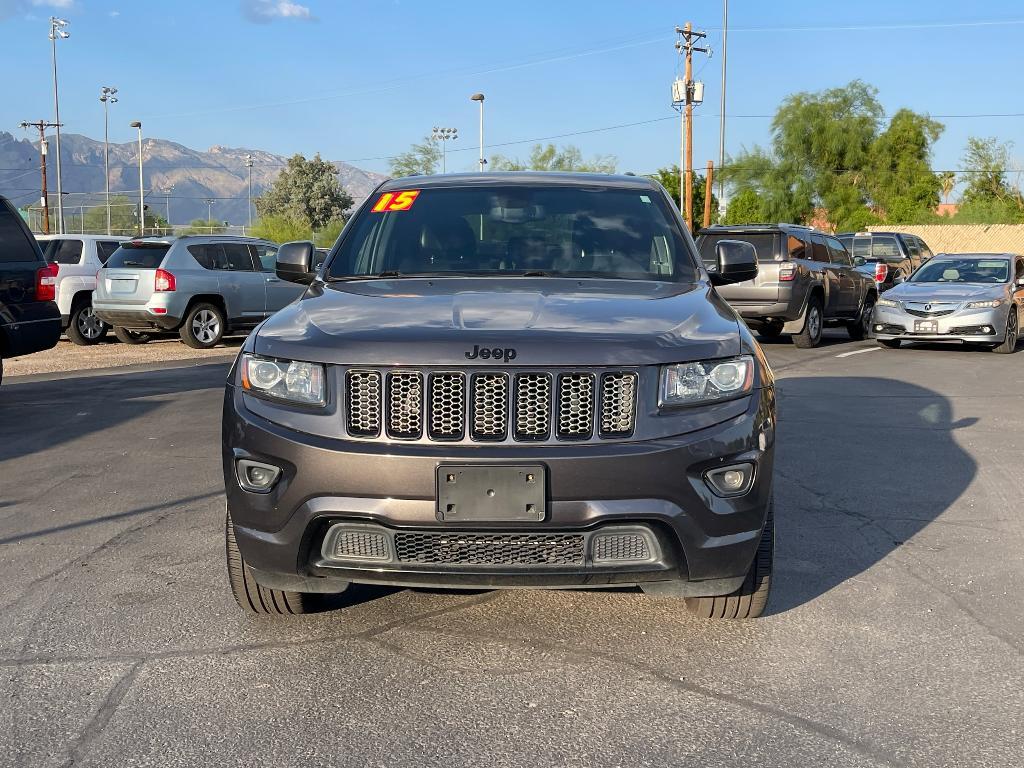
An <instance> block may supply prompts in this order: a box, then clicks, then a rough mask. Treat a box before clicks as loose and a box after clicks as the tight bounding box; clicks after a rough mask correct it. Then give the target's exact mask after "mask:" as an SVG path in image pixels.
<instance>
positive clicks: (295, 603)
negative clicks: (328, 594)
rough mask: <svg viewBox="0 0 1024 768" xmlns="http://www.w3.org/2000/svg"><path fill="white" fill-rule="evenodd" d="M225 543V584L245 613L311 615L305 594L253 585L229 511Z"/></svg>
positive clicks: (311, 604)
mask: <svg viewBox="0 0 1024 768" xmlns="http://www.w3.org/2000/svg"><path fill="white" fill-rule="evenodd" d="M224 541H225V548H226V550H227V552H226V554H227V564H228V582H229V583H230V584H231V594H232V595H234V597H235V602H237V603H238V605H239V606H240V607H241V608H242V610H244V611H245V612H246V613H249V614H253V615H260V616H267V615H271V616H290V615H295V614H302V613H311V612H312V611H313V610H314V608H313V595H311V594H308V593H306V592H286V591H284V590H281V589H267V588H266V587H261V586H260V585H259V584H258V583H256V579H255V578H254V577H253V575H252V572H251V570H250V569H249V566H248V565H247V564H246V562H245V560H244V559H243V558H242V553H241V552H239V551H238V542H237V541H235V526H234V524H233V523H232V522H231V512H230V511H228V512H227V514H226V519H225V524H224Z"/></svg>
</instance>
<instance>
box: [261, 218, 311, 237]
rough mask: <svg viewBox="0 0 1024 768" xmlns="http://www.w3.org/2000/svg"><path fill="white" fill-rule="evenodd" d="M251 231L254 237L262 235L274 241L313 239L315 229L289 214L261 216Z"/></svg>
mask: <svg viewBox="0 0 1024 768" xmlns="http://www.w3.org/2000/svg"><path fill="white" fill-rule="evenodd" d="M250 232H251V233H252V236H253V237H262V238H263V239H264V240H270V241H271V242H274V243H289V242H291V241H293V240H312V239H313V230H312V229H311V228H310V226H309V225H308V224H305V223H303V222H301V221H296V220H295V219H292V218H289V217H288V216H261V217H260V218H259V219H257V220H256V222H255V223H254V224H253V225H252V229H251V230H250Z"/></svg>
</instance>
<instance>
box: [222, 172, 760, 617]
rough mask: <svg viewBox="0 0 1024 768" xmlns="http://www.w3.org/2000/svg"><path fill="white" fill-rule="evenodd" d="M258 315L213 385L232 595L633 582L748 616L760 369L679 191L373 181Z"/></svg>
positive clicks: (738, 268)
mask: <svg viewBox="0 0 1024 768" xmlns="http://www.w3.org/2000/svg"><path fill="white" fill-rule="evenodd" d="M315 258H316V257H315V253H314V248H313V245H312V244H311V243H287V244H285V245H283V246H282V247H281V249H280V251H279V252H278V255H277V274H278V276H280V277H282V278H284V279H287V280H292V281H294V282H298V283H303V284H307V285H308V288H307V290H306V292H305V294H304V295H303V296H302V297H301V298H300V299H299V300H298V301H297V302H296V303H294V304H292V305H291V306H289V307H286V308H285V309H284V310H282V311H281V312H279V313H278V314H276V315H275V316H274V317H272V318H270V319H269V320H267V321H266V322H264V323H262V324H261V325H260V326H258V327H257V328H256V330H255V331H254V332H253V333H252V334H251V335H250V336H249V338H248V339H247V341H246V342H245V344H244V346H243V348H242V350H241V353H240V355H239V357H238V359H237V361H236V363H235V365H234V366H233V368H232V370H231V373H230V378H229V380H228V385H227V389H226V393H225V398H224V426H223V459H224V478H225V484H226V489H227V518H226V537H227V560H228V570H229V577H230V583H231V588H232V591H233V592H234V595H235V598H236V599H237V600H238V603H239V604H240V605H241V606H242V607H243V608H244V609H246V610H248V611H250V612H254V613H303V612H305V611H307V610H309V609H310V607H311V606H312V605H314V604H315V603H314V601H313V596H314V594H315V593H337V592H340V591H342V590H343V589H345V587H346V586H347V585H348V583H350V582H361V583H374V584H387V585H400V586H429V587H448V588H475V589H479V588H500V587H534V588H593V587H609V586H621V585H633V586H639V587H641V588H642V589H643V590H644V591H645V592H649V593H652V594H654V595H663V596H668V597H678V598H683V599H685V600H686V603H687V605H688V606H689V607H690V608H691V609H692V610H694V611H695V612H697V613H698V614H699V615H702V616H705V617H717V618H735V617H740V618H742V617H752V616H757V615H759V614H760V613H761V612H762V611H763V610H764V607H765V602H766V600H767V597H768V590H769V585H770V577H771V569H772V558H773V546H774V538H773V531H774V527H773V515H772V463H773V454H774V444H775V391H774V384H773V379H772V374H771V371H770V369H769V367H768V364H767V362H766V361H765V359H764V356H763V354H762V352H761V350H760V348H759V347H758V345H757V343H756V342H755V340H754V339H753V337H752V335H751V333H750V331H749V330H748V329H747V327H746V326H745V325H744V324H743V323H742V322H741V321H740V319H739V318H738V316H737V315H736V313H735V312H734V311H733V309H732V308H730V307H729V305H728V304H727V303H726V302H725V301H723V300H722V299H721V298H720V297H719V296H718V293H717V291H716V288H715V286H716V285H718V284H724V283H727V282H732V281H742V280H748V279H750V278H751V277H753V276H754V275H755V274H756V271H757V261H756V257H755V254H754V251H753V249H752V248H751V246H750V245H749V244H747V243H740V242H735V241H723V242H721V243H719V244H718V246H717V254H716V263H715V272H714V274H713V275H709V273H708V272H707V271H706V270H705V268H704V267H703V265H702V264H701V262H700V260H699V259H698V257H697V252H696V248H695V246H694V243H693V240H692V239H691V238H690V237H689V235H688V234H687V231H686V228H685V226H684V224H683V222H682V220H681V219H680V218H679V215H678V213H677V212H676V211H675V209H674V207H673V205H672V202H671V200H670V198H669V197H668V196H667V194H666V193H665V192H664V190H663V189H662V188H661V187H660V186H657V185H656V184H654V183H652V182H650V181H648V180H646V179H641V178H638V177H627V176H623V177H615V176H599V175H590V174H542V173H522V174H515V173H512V174H498V173H496V174H466V175H451V176H432V177H415V178H406V179H396V180H392V181H389V182H386V183H385V184H384V185H382V186H381V187H380V188H378V190H377V191H376V192H375V193H374V194H373V195H371V196H370V198H369V199H368V201H367V202H366V203H364V205H363V206H362V207H361V208H360V209H359V210H358V211H357V212H356V214H355V216H354V217H353V218H352V220H351V221H350V222H349V223H348V226H347V227H346V228H345V230H344V232H343V233H342V235H341V237H340V238H339V240H338V242H337V243H336V244H335V246H334V248H333V249H332V251H331V253H330V254H329V256H328V257H327V260H326V262H325V263H324V265H323V266H322V267H321V268H320V270H319V271H318V272H315V271H313V264H314V259H315Z"/></svg>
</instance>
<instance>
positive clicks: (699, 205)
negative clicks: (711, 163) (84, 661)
mask: <svg viewBox="0 0 1024 768" xmlns="http://www.w3.org/2000/svg"><path fill="white" fill-rule="evenodd" d="M649 178H651V179H653V180H654V181H656V182H658V183H659V184H661V186H663V187H664V188H665V191H666V192H668V193H669V195H671V196H672V200H673V201H675V204H676V208H677V209H678V208H679V166H678V165H673V166H671V167H670V168H659V169H658V172H657V173H655V174H653V175H651V176H650V177H649ZM706 189H707V178H706V177H705V176H702V175H701V174H699V173H694V174H693V207H692V209H691V211H692V215H693V219H692V221H693V223H694V230H698V229H700V228H701V226H703V224H704V192H705V190H706ZM717 221H718V198H717V197H715V193H714V192H712V193H711V223H712V224H715V223H717Z"/></svg>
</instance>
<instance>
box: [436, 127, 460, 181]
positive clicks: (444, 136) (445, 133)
mask: <svg viewBox="0 0 1024 768" xmlns="http://www.w3.org/2000/svg"><path fill="white" fill-rule="evenodd" d="M433 138H434V141H440V142H441V173H447V171H448V163H447V148H448V141H449V139H450V140H451V141H455V139H457V138H459V129H458V128H438V127H437V126H436V125H435V126H434V132H433Z"/></svg>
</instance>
